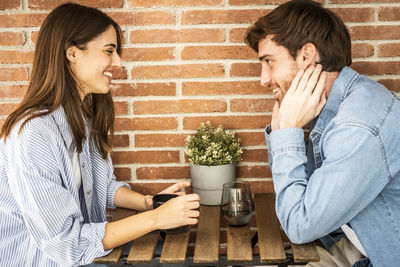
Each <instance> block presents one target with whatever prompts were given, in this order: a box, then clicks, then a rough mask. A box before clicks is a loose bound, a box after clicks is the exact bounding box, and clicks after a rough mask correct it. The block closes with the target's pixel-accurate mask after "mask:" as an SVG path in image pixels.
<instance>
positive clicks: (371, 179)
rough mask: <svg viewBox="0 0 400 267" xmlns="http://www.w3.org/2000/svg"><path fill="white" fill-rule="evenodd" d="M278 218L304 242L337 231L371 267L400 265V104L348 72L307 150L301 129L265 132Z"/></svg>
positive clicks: (341, 78) (375, 85) (333, 91)
mask: <svg viewBox="0 0 400 267" xmlns="http://www.w3.org/2000/svg"><path fill="white" fill-rule="evenodd" d="M266 138H267V144H268V148H269V150H268V153H269V164H270V167H271V171H272V175H273V180H274V189H275V193H276V212H277V215H278V218H279V220H280V222H281V224H282V227H283V228H284V230H285V232H286V234H287V235H288V237H289V239H290V240H291V241H292V242H294V243H306V242H310V241H313V240H315V239H318V238H321V237H323V236H325V235H327V234H329V233H331V232H332V231H334V230H335V229H338V228H340V227H341V226H342V225H344V224H346V223H349V225H350V226H351V227H352V228H353V230H354V231H355V232H356V234H357V237H358V238H359V240H360V242H361V244H362V245H363V247H364V249H365V251H366V252H367V254H368V257H369V259H370V261H371V262H372V264H373V265H374V266H398V264H399V262H400V101H399V99H398V98H397V97H396V96H395V95H394V94H393V93H391V92H390V91H388V90H387V89H386V88H384V87H383V86H382V85H380V84H379V83H376V82H375V81H372V80H370V79H368V78H367V77H365V76H363V75H360V74H358V73H357V72H355V71H354V70H352V69H351V68H348V67H345V68H344V69H343V70H342V71H341V72H340V75H339V77H338V78H337V79H336V80H335V82H334V84H333V87H332V89H331V92H330V94H329V97H328V100H327V103H326V105H325V107H324V109H323V110H322V112H321V114H320V115H319V117H318V119H317V120H316V122H315V125H314V127H313V129H312V131H311V132H310V136H309V140H308V142H307V149H306V144H305V143H304V132H303V130H302V129H299V128H286V129H281V130H277V131H273V132H270V133H269V131H268V128H267V131H266Z"/></svg>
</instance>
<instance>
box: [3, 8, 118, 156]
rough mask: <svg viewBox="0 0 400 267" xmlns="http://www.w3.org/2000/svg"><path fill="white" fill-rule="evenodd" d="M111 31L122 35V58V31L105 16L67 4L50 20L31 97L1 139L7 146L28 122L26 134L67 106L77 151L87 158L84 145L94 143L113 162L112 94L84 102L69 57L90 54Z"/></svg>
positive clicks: (7, 124) (13, 115)
mask: <svg viewBox="0 0 400 267" xmlns="http://www.w3.org/2000/svg"><path fill="white" fill-rule="evenodd" d="M109 26H113V27H114V29H115V31H116V34H117V53H118V54H119V55H121V30H120V28H119V26H118V24H117V23H116V22H115V21H114V20H112V19H111V18H110V17H108V16H107V15H106V14H104V13H103V12H101V11H100V10H98V9H95V8H90V7H85V6H81V5H78V4H64V5H61V6H59V7H57V8H56V9H54V10H53V11H52V12H51V13H50V14H49V15H48V16H47V18H46V19H45V21H44V22H43V24H42V26H41V28H40V31H39V36H38V39H37V43H36V48H35V55H34V61H33V66H32V72H31V79H30V82H29V85H28V90H27V93H26V95H25V96H24V98H23V99H22V101H21V103H20V104H19V106H18V108H17V109H16V110H15V111H14V112H12V113H11V114H10V115H9V116H8V117H7V119H6V121H5V123H4V125H3V127H2V129H1V133H0V138H4V141H6V139H7V137H8V136H9V134H10V132H11V130H12V129H13V127H14V126H15V125H16V124H17V122H18V121H20V120H23V119H24V121H23V123H22V125H21V128H20V130H19V132H21V130H22V128H23V127H24V125H25V124H26V123H27V122H28V121H30V120H32V119H34V118H36V117H40V116H44V115H48V114H50V113H51V112H53V111H54V110H56V109H57V108H58V107H59V106H60V105H61V106H62V107H63V108H64V111H65V114H66V117H67V122H68V124H69V126H70V129H71V134H72V136H73V139H74V141H75V144H76V147H77V151H78V152H81V151H82V146H83V142H84V141H85V140H86V138H91V140H92V141H93V142H94V144H95V145H96V147H97V148H98V150H99V152H100V153H101V154H102V157H103V158H104V159H106V158H107V157H108V155H109V153H110V152H111V142H112V141H111V138H112V135H113V132H114V116H115V112H114V105H113V101H112V97H111V94H110V92H109V93H107V94H88V95H87V96H86V97H85V99H84V101H82V99H81V97H80V94H79V92H80V90H81V89H80V88H79V87H78V84H77V82H76V79H75V78H74V74H73V72H72V70H71V68H70V65H69V62H68V59H67V57H66V51H67V49H68V47H70V46H76V47H78V48H80V49H86V44H87V43H88V42H89V41H91V40H93V39H94V38H96V37H97V36H99V35H100V34H102V33H103V32H105V31H106V30H107V28H108V27H109ZM85 118H87V119H88V121H90V122H91V125H90V127H91V136H90V137H87V136H86V132H85V126H84V125H85ZM109 134H110V136H111V138H109Z"/></svg>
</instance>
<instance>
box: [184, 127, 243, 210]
mask: <svg viewBox="0 0 400 267" xmlns="http://www.w3.org/2000/svg"><path fill="white" fill-rule="evenodd" d="M185 153H186V155H187V156H188V158H189V161H190V176H191V180H192V188H193V192H194V193H197V194H199V195H200V203H201V204H203V205H220V204H221V193H222V186H223V184H224V183H228V182H232V181H234V180H235V179H236V162H239V161H240V160H241V155H242V153H243V151H242V148H241V146H240V139H239V138H237V137H236V136H235V133H234V132H233V131H231V130H227V129H223V128H222V127H221V126H219V127H217V128H214V127H213V126H212V125H211V123H210V122H209V121H207V122H205V123H201V124H200V127H199V128H198V129H197V132H196V134H195V135H192V136H188V137H187V138H186V142H185Z"/></svg>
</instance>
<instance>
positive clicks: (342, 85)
mask: <svg viewBox="0 0 400 267" xmlns="http://www.w3.org/2000/svg"><path fill="white" fill-rule="evenodd" d="M358 76H359V74H358V73H357V72H356V71H354V70H352V69H351V68H349V67H344V68H343V69H342V71H341V72H340V74H339V76H338V77H337V79H336V80H335V82H334V83H333V86H332V89H331V92H330V93H329V96H328V99H327V102H326V104H325V107H324V108H323V109H322V111H321V114H320V115H319V117H318V120H317V122H316V123H315V126H314V128H313V130H312V132H311V133H310V137H311V138H312V139H313V138H315V137H316V136H317V135H321V133H322V132H323V130H324V129H325V127H326V125H328V123H329V122H330V121H331V120H332V118H333V117H335V116H336V114H337V112H338V110H339V106H340V104H341V103H342V102H343V101H344V99H345V98H346V96H347V95H348V94H349V90H350V88H351V85H352V84H353V82H354V81H355V79H356V78H357V77H358Z"/></svg>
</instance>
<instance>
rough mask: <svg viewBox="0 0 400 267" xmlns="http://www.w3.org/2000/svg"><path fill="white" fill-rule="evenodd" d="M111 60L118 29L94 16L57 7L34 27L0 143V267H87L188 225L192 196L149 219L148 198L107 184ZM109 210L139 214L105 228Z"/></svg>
mask: <svg viewBox="0 0 400 267" xmlns="http://www.w3.org/2000/svg"><path fill="white" fill-rule="evenodd" d="M120 55H121V31H120V28H119V26H118V25H117V24H116V23H115V22H114V21H113V20H112V19H111V18H110V17H108V16H107V15H105V14H104V13H102V12H101V11H99V10H97V9H94V8H89V7H84V6H80V5H77V4H64V5H61V6H59V7H57V8H56V9H55V10H54V11H52V12H51V13H50V14H49V15H48V17H47V18H46V19H45V21H44V22H43V25H42V26H41V29H40V32H39V36H38V40H37V44H36V50H35V57H34V62H33V67H32V73H31V80H30V83H29V86H28V91H27V93H26V95H25V97H24V99H23V100H22V102H21V104H20V105H19V107H18V108H17V109H16V110H15V111H14V112H13V113H12V114H11V115H10V116H9V117H8V118H7V120H6V121H5V123H4V125H3V127H2V130H1V133H0V159H1V161H0V266H60V265H62V266H66V265H83V264H89V263H91V262H92V261H93V259H94V258H96V257H101V256H104V255H106V254H107V253H108V252H109V251H110V249H112V248H114V247H116V246H119V245H121V244H123V243H126V242H128V241H130V240H133V239H135V238H137V237H139V236H142V235H144V234H146V233H148V232H150V231H153V230H156V229H168V228H173V227H177V226H181V225H186V224H195V223H197V217H198V216H199V212H198V211H197V210H196V209H197V208H198V207H199V202H198V200H199V197H198V196H197V195H196V194H190V195H185V194H182V195H181V196H179V197H177V198H175V199H172V200H170V201H168V202H167V203H166V204H164V205H162V206H161V207H159V208H157V209H155V210H152V199H151V196H143V195H141V194H139V193H136V192H134V191H132V190H130V188H129V186H128V185H127V184H125V183H121V182H117V181H116V180H115V177H114V175H113V167H112V163H111V159H110V152H111V141H110V140H109V138H108V135H109V133H111V134H112V133H113V125H114V109H113V102H112V98H111V95H110V92H109V85H110V82H111V80H112V76H113V71H114V69H115V68H119V67H121V59H120ZM188 185H189V183H186V182H182V183H177V184H175V185H173V186H171V187H169V188H167V189H166V190H164V191H163V193H178V194H179V192H180V189H181V188H183V187H186V186H188ZM115 206H117V207H123V208H130V209H135V210H143V211H146V210H148V211H146V212H142V213H140V214H138V215H135V216H131V217H128V218H126V219H123V220H120V221H116V222H112V223H107V222H106V214H105V213H106V207H115Z"/></svg>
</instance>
